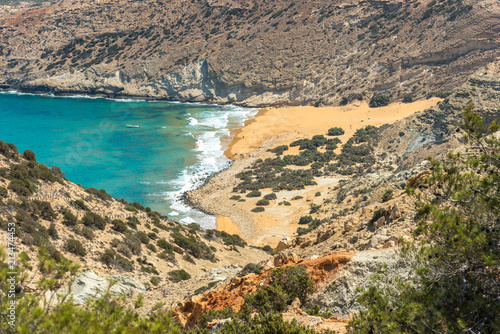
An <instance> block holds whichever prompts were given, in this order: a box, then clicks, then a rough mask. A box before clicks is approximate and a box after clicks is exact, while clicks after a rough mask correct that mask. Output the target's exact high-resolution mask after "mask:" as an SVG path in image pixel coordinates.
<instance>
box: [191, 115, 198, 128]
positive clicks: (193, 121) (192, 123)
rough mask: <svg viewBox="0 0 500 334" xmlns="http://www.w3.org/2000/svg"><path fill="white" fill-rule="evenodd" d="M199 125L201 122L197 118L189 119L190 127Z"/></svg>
mask: <svg viewBox="0 0 500 334" xmlns="http://www.w3.org/2000/svg"><path fill="white" fill-rule="evenodd" d="M198 124H199V122H198V120H197V119H196V118H193V117H189V125H191V126H194V125H198Z"/></svg>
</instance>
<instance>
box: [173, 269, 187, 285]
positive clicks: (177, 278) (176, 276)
mask: <svg viewBox="0 0 500 334" xmlns="http://www.w3.org/2000/svg"><path fill="white" fill-rule="evenodd" d="M168 275H169V276H170V280H171V281H172V282H174V283H178V282H181V281H185V280H188V279H190V278H191V275H189V273H188V272H187V271H185V270H184V269H179V270H173V271H171V272H169V273H168Z"/></svg>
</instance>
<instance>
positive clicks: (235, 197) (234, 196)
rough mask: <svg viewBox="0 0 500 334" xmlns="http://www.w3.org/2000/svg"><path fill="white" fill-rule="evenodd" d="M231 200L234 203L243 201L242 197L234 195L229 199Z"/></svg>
mask: <svg viewBox="0 0 500 334" xmlns="http://www.w3.org/2000/svg"><path fill="white" fill-rule="evenodd" d="M229 199H230V200H233V201H238V200H240V199H241V196H240V195H233V196H231V197H230V198H229Z"/></svg>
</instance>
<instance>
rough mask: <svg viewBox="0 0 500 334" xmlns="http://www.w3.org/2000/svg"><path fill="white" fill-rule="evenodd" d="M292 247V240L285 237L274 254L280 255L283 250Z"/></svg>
mask: <svg viewBox="0 0 500 334" xmlns="http://www.w3.org/2000/svg"><path fill="white" fill-rule="evenodd" d="M291 246H292V239H290V238H289V237H285V238H283V239H281V240H280V241H279V242H278V245H277V246H276V248H275V249H274V254H278V253H279V252H281V251H282V250H284V249H287V248H289V247H291Z"/></svg>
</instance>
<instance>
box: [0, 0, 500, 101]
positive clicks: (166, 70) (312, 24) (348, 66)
mask: <svg viewBox="0 0 500 334" xmlns="http://www.w3.org/2000/svg"><path fill="white" fill-rule="evenodd" d="M6 3H11V4H13V5H14V7H12V6H4V9H5V10H4V12H2V13H1V14H0V29H1V31H2V32H1V35H0V45H1V50H0V70H1V71H2V72H3V73H4V74H3V75H2V78H1V79H0V87H1V88H4V89H18V90H24V91H33V92H53V93H58V94H74V93H86V94H98V95H106V96H112V97H124V96H133V97H150V98H165V99H170V100H181V101H204V102H216V103H235V104H241V105H247V106H263V105H265V106H268V105H280V104H286V105H306V104H307V105H312V104H335V105H338V104H339V103H346V102H348V101H352V100H354V99H357V98H362V99H366V100H368V99H370V98H371V96H372V95H373V94H380V93H384V94H386V95H388V96H390V98H391V99H392V100H398V99H403V98H404V97H406V99H410V100H411V99H415V98H421V97H426V96H433V95H437V96H443V94H444V93H445V92H450V91H452V90H453V89H454V88H457V87H459V86H460V85H462V84H463V83H464V82H465V80H466V78H467V77H469V76H470V75H471V74H472V73H474V72H475V71H476V70H477V69H478V68H480V67H481V66H484V65H485V64H487V63H489V62H491V61H493V60H494V59H496V58H497V57H498V56H499V55H500V52H499V50H500V49H499V46H500V39H499V38H500V34H499V31H500V25H499V22H500V5H499V4H498V1H495V0H480V1H476V0H433V1H430V0H425V1H423V0H411V1H402V0H378V1H358V0H336V1H315V2H311V1H305V0H299V1H295V2H290V1H259V2H255V1H248V0H235V1H215V0H208V1H207V0H195V1H184V0H177V1H156V0H154V1H152V0H146V1H125V0H117V1H99V2H92V3H89V2H81V1H74V0H64V1H60V2H50V1H49V2H33V3H31V4H30V3H28V4H26V3H23V5H22V7H16V6H15V4H16V2H15V1H13V2H6ZM356 94H357V95H356ZM359 94H361V95H359Z"/></svg>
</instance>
